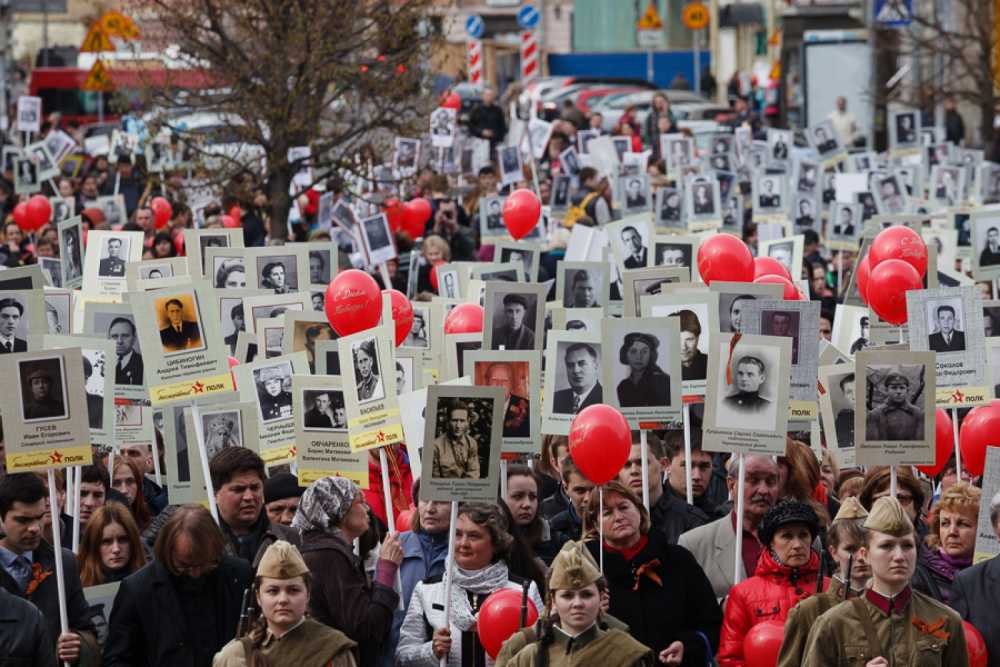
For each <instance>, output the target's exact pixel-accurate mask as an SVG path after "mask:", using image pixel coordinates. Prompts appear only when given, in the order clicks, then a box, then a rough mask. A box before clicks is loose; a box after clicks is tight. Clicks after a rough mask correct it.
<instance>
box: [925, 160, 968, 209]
mask: <svg viewBox="0 0 1000 667" xmlns="http://www.w3.org/2000/svg"><path fill="white" fill-rule="evenodd" d="M930 178H931V181H930V188H929V190H928V195H929V197H928V198H929V199H930V200H931V203H933V204H934V205H936V206H937V207H938V208H955V207H956V206H961V205H962V200H963V197H962V192H963V191H964V189H965V170H964V169H962V168H961V167H957V166H953V165H936V166H934V167H932V168H931V177H930Z"/></svg>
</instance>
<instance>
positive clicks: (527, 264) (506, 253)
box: [494, 240, 542, 282]
mask: <svg viewBox="0 0 1000 667" xmlns="http://www.w3.org/2000/svg"><path fill="white" fill-rule="evenodd" d="M494 247H495V248H496V250H495V252H496V257H497V258H498V259H499V261H500V262H501V263H503V264H509V263H510V262H515V263H516V262H520V263H521V265H522V266H523V268H524V274H523V275H524V276H525V279H526V280H527V281H528V282H534V281H535V280H537V279H538V266H539V263H540V262H541V256H542V246H541V245H540V244H538V243H531V242H528V241H508V240H499V241H496V242H495V243H494Z"/></svg>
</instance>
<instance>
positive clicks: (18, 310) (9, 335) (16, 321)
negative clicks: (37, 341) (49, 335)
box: [0, 296, 41, 354]
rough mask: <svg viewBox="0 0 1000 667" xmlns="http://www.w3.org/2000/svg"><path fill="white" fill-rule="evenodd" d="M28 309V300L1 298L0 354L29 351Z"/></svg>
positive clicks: (15, 297)
mask: <svg viewBox="0 0 1000 667" xmlns="http://www.w3.org/2000/svg"><path fill="white" fill-rule="evenodd" d="M26 307H27V306H26V300H25V299H24V298H22V297H18V296H5V297H3V298H0V354H12V353H14V352H27V351H28V317H27V314H26V312H25V310H26ZM39 333H41V332H39Z"/></svg>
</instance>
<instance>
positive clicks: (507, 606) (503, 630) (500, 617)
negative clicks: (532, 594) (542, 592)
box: [476, 588, 538, 660]
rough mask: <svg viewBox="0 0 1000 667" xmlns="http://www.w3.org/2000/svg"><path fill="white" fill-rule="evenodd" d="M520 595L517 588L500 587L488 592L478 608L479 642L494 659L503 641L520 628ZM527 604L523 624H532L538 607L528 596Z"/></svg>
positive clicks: (477, 626)
mask: <svg viewBox="0 0 1000 667" xmlns="http://www.w3.org/2000/svg"><path fill="white" fill-rule="evenodd" d="M521 596H522V592H521V591H519V590H516V589H513V588H501V589H500V590H498V591H497V592H495V593H490V596H489V597H488V598H486V600H485V601H484V602H483V606H482V607H480V608H479V619H478V620H477V622H476V632H478V633H479V643H480V644H482V645H483V648H484V649H486V653H488V654H489V656H490V657H491V658H493V659H494V660H496V657H497V655H499V654H500V649H501V648H502V647H503V643H504V642H505V641H507V640H508V639H510V638H511V636H513V634H514V633H515V632H517V631H518V630H520V629H521ZM527 606H528V614H527V618H526V619H525V625H526V626H532V625H534V624H535V621H537V620H538V609H536V608H535V603H534V602H532V601H531V599H530V598H529V599H528V600H527Z"/></svg>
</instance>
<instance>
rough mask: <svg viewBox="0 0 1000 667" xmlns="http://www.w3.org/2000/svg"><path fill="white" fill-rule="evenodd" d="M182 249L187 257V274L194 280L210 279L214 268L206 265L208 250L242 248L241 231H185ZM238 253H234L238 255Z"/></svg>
mask: <svg viewBox="0 0 1000 667" xmlns="http://www.w3.org/2000/svg"><path fill="white" fill-rule="evenodd" d="M184 248H185V252H186V253H187V257H188V273H189V274H190V275H191V276H193V277H196V278H200V277H203V276H204V277H205V278H208V279H210V280H211V279H212V278H213V277H214V274H213V273H210V272H212V271H213V269H214V268H215V267H213V266H211V265H207V263H206V261H205V260H206V252H207V251H208V249H209V248H243V230H242V229H185V230H184ZM238 254H239V253H234V255H238Z"/></svg>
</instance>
